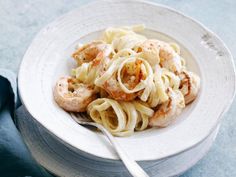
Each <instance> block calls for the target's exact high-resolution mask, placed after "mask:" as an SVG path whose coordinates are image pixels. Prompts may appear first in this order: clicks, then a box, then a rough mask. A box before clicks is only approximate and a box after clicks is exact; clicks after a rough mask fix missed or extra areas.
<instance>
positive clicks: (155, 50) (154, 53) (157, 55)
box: [137, 39, 182, 73]
mask: <svg viewBox="0 0 236 177" xmlns="http://www.w3.org/2000/svg"><path fill="white" fill-rule="evenodd" d="M137 52H141V55H143V57H144V58H145V59H147V60H148V62H149V63H150V64H151V65H156V64H160V65H161V66H162V67H165V68H167V69H169V70H170V71H172V72H175V73H179V72H180V71H181V67H182V66H181V59H180V56H179V55H178V54H177V53H176V52H175V50H174V49H173V47H171V45H170V44H168V43H166V42H163V41H159V40H153V39H150V40H146V41H145V42H144V43H143V44H142V45H141V46H140V47H139V48H138V49H137Z"/></svg>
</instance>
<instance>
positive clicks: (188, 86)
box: [179, 71, 200, 104]
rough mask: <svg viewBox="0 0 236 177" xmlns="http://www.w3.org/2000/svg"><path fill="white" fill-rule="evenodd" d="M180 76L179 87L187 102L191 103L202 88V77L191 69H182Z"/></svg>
mask: <svg viewBox="0 0 236 177" xmlns="http://www.w3.org/2000/svg"><path fill="white" fill-rule="evenodd" d="M179 77H180V79H181V82H180V87H179V89H180V91H181V92H182V94H183V95H184V99H185V103H186V104H189V103H191V102H192V101H193V100H194V99H195V98H196V97H197V94H198V91H199V88H200V78H199V77H198V76H197V75H196V74H194V73H192V72H189V71H188V72H187V71H182V72H181V73H180V74H179Z"/></svg>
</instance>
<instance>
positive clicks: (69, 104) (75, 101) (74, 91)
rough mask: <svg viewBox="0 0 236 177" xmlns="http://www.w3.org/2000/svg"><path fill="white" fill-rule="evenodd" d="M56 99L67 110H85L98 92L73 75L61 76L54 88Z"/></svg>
mask: <svg viewBox="0 0 236 177" xmlns="http://www.w3.org/2000/svg"><path fill="white" fill-rule="evenodd" d="M53 94H54V99H55V101H56V102H57V104H58V105H59V106H60V107H62V108H63V109H65V110H66V111H73V112H84V111H85V110H86V107H87V106H88V104H89V103H90V102H92V101H93V100H94V99H96V93H95V91H94V90H92V89H91V88H89V87H88V86H87V85H85V84H82V83H76V82H75V79H73V78H71V77H62V78H60V79H59V80H58V81H57V83H56V86H55V88H54V92H53Z"/></svg>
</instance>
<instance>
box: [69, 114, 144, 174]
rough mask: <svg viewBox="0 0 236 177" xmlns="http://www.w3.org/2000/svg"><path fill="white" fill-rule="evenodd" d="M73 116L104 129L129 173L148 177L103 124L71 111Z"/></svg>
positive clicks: (103, 131)
mask: <svg viewBox="0 0 236 177" xmlns="http://www.w3.org/2000/svg"><path fill="white" fill-rule="evenodd" d="M71 117H72V118H73V119H74V120H75V121H76V122H77V123H78V124H80V125H90V126H94V127H97V128H98V129H99V130H101V131H102V133H103V134H104V135H106V137H107V138H108V140H109V141H110V143H111V144H112V145H113V147H114V148H115V150H116V152H117V154H118V155H119V157H120V159H121V160H122V161H123V163H124V164H125V166H126V168H127V169H128V171H129V173H130V174H131V175H132V176H134V177H148V174H147V173H146V172H145V171H144V170H143V169H142V168H141V167H140V166H139V165H138V163H137V162H136V161H135V160H133V159H132V158H130V157H129V156H128V155H127V154H126V153H125V151H124V150H123V149H122V148H121V146H120V145H119V144H118V142H117V141H116V140H115V138H114V137H113V136H112V135H111V133H110V132H109V131H108V130H107V129H106V128H104V127H103V126H102V125H101V124H98V123H95V122H92V121H91V120H90V119H88V118H87V116H86V115H84V114H77V116H76V115H75V114H74V113H71Z"/></svg>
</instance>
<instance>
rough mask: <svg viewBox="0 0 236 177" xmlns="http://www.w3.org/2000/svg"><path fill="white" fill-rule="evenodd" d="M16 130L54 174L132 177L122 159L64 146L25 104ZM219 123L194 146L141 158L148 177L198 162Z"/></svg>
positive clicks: (162, 175)
mask: <svg viewBox="0 0 236 177" xmlns="http://www.w3.org/2000/svg"><path fill="white" fill-rule="evenodd" d="M17 116H19V118H20V119H17V120H18V127H19V130H20V132H21V134H22V136H23V138H24V141H25V142H26V144H27V146H28V148H29V150H30V151H31V153H32V155H33V157H34V158H35V159H36V161H37V162H38V163H39V164H41V165H42V166H43V167H44V168H46V169H47V170H49V171H50V172H52V173H53V174H55V175H57V176H66V177H104V176H109V177H131V176H130V175H129V174H128V172H127V170H126V168H125V167H124V165H123V164H122V162H121V161H118V160H109V161H105V160H104V159H102V158H100V161H97V160H94V159H93V158H87V157H85V156H84V153H81V152H78V151H76V149H74V148H72V147H67V146H65V144H63V142H61V141H60V140H59V139H57V138H56V137H55V136H52V135H51V134H50V133H49V132H48V131H47V130H46V129H45V128H44V127H43V126H42V125H40V124H39V123H37V122H36V121H35V120H33V118H32V117H31V116H30V115H29V113H28V112H27V111H26V110H25V108H24V107H21V108H20V109H18V111H17ZM218 130H219V126H218V127H217V128H216V129H215V130H214V131H213V132H212V133H211V134H210V135H209V136H208V137H207V138H206V139H205V140H204V141H202V142H201V143H199V144H198V145H197V146H195V147H193V148H191V149H190V150H187V151H185V152H182V153H180V154H178V155H175V156H173V157H170V158H166V159H164V160H156V161H141V162H139V164H140V165H141V166H142V167H143V168H144V169H145V171H147V173H148V174H149V176H150V177H170V176H177V175H179V174H181V173H183V172H184V171H186V170H187V169H189V168H190V167H192V166H193V165H194V164H195V163H197V162H198V161H199V160H200V159H201V158H202V157H203V156H204V155H205V154H206V153H207V151H208V150H209V148H210V147H211V145H212V143H213V141H214V139H215V137H216V135H217V132H218Z"/></svg>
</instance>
